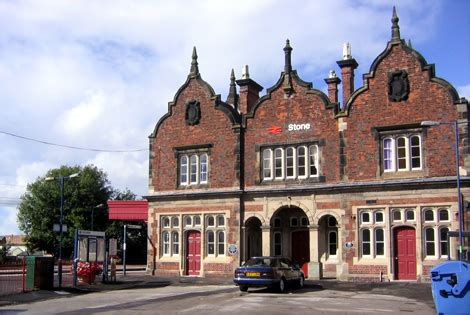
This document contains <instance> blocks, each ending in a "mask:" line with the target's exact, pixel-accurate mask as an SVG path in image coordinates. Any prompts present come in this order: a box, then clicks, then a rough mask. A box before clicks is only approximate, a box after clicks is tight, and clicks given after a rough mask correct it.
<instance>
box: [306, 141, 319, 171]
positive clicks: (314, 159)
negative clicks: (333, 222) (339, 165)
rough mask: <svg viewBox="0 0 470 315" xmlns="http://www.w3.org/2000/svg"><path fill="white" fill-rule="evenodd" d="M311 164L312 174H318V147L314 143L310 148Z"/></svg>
mask: <svg viewBox="0 0 470 315" xmlns="http://www.w3.org/2000/svg"><path fill="white" fill-rule="evenodd" d="M308 151H309V153H308V155H309V164H310V176H316V175H318V147H317V146H316V145H312V146H310V147H309V148H308Z"/></svg>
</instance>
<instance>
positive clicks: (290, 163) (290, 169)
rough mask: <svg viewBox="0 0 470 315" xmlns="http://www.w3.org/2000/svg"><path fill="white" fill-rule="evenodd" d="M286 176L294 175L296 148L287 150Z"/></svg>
mask: <svg viewBox="0 0 470 315" xmlns="http://www.w3.org/2000/svg"><path fill="white" fill-rule="evenodd" d="M286 177H294V148H287V150H286Z"/></svg>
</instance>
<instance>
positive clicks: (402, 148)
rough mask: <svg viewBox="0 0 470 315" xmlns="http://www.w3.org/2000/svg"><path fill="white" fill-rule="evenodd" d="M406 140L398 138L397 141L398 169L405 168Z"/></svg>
mask: <svg viewBox="0 0 470 315" xmlns="http://www.w3.org/2000/svg"><path fill="white" fill-rule="evenodd" d="M406 159H407V157H406V139H405V138H398V139H397V160H398V169H399V170H405V169H407V167H406Z"/></svg>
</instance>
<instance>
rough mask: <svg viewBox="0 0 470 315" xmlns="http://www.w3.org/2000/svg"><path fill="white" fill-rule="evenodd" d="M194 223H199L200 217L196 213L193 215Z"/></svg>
mask: <svg viewBox="0 0 470 315" xmlns="http://www.w3.org/2000/svg"><path fill="white" fill-rule="evenodd" d="M194 225H201V217H200V216H198V215H196V216H194Z"/></svg>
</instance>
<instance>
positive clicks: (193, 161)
mask: <svg viewBox="0 0 470 315" xmlns="http://www.w3.org/2000/svg"><path fill="white" fill-rule="evenodd" d="M189 164H190V165H189V177H190V180H191V183H197V156H196V155H191V158H190V159H189Z"/></svg>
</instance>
